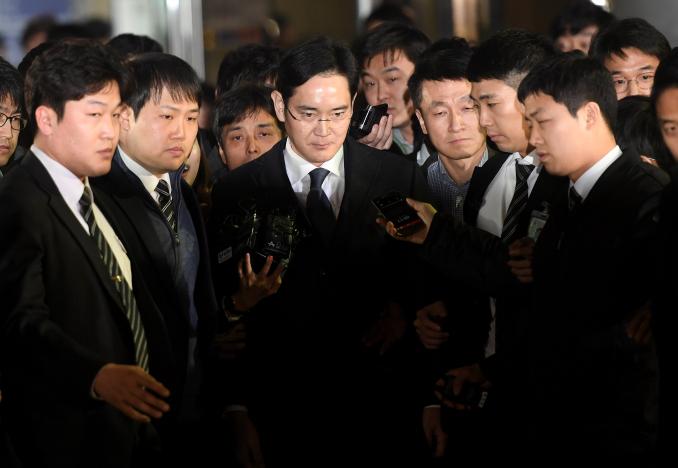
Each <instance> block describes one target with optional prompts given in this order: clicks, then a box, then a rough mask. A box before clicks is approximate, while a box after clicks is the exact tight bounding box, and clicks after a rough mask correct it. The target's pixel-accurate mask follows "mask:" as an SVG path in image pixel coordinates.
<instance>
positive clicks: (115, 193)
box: [91, 153, 218, 429]
mask: <svg viewBox="0 0 678 468" xmlns="http://www.w3.org/2000/svg"><path fill="white" fill-rule="evenodd" d="M171 178H172V191H173V200H174V203H175V204H176V203H184V204H185V205H186V207H187V208H188V211H189V213H190V215H191V220H192V222H193V225H194V227H195V232H196V235H197V238H198V246H199V255H200V257H199V262H200V263H199V269H198V276H197V279H196V287H195V294H194V301H195V306H196V309H197V312H198V324H199V326H198V346H199V351H200V354H199V357H201V358H202V359H203V361H202V363H201V364H202V365H203V366H204V367H205V368H206V369H207V370H208V371H211V370H212V369H211V368H210V367H211V365H212V364H211V363H209V362H208V361H209V356H210V353H211V343H212V341H213V337H214V333H215V330H216V328H217V321H218V315H217V314H218V307H217V303H216V299H215V296H214V290H213V287H212V276H211V268H210V264H209V254H208V249H207V238H206V235H205V228H204V223H203V221H202V217H201V214H200V208H199V206H198V202H197V200H196V197H195V194H194V192H193V191H192V190H191V188H190V186H188V184H186V183H185V182H184V181H183V180H182V178H181V176H180V174H179V173H173V174H171ZM91 184H92V187H94V189H95V196H96V197H98V199H99V200H100V204H101V205H102V207H103V209H105V210H106V211H107V212H110V213H111V214H112V215H113V216H114V217H115V219H116V220H117V225H116V228H117V230H118V232H119V233H120V236H121V239H122V240H123V241H124V243H125V245H127V248H128V254H129V256H130V257H131V258H134V260H135V262H136V263H137V265H138V267H139V270H140V271H141V274H142V275H143V277H144V279H145V281H146V283H147V285H148V289H149V292H150V293H151V295H152V297H153V300H154V301H155V302H156V304H157V306H158V309H159V310H160V311H161V313H162V318H163V321H164V325H165V326H164V327H163V330H164V331H165V332H166V335H165V336H164V340H163V342H162V345H163V347H162V348H160V350H161V351H162V357H163V360H162V361H160V362H158V363H157V365H156V378H157V379H158V380H160V381H161V382H163V384H165V385H166V386H167V387H168V388H169V389H170V392H171V397H170V398H171V399H170V402H169V403H170V406H171V408H172V410H171V411H170V412H169V413H168V414H166V415H165V416H163V418H162V419H161V420H159V421H158V422H157V424H158V425H159V427H160V428H161V429H162V428H163V427H162V426H164V425H166V424H168V423H169V422H171V421H173V420H174V418H175V417H176V415H177V414H178V413H179V412H180V409H181V407H180V405H181V401H182V393H183V388H184V383H185V379H186V369H187V359H188V343H189V335H190V333H191V326H190V322H189V316H188V310H189V304H188V300H189V299H188V297H187V296H186V294H185V293H183V292H182V291H180V290H179V289H178V288H177V286H176V283H175V279H174V273H173V271H172V269H171V266H170V262H171V261H172V259H173V258H176V257H175V256H172V255H170V256H169V258H168V253H167V251H166V249H165V248H164V247H163V245H162V243H161V242H160V240H159V239H158V235H157V234H156V232H155V231H154V229H153V227H152V225H151V221H150V218H151V217H153V216H155V217H162V216H163V214H162V212H161V211H160V208H159V207H158V204H157V203H156V202H155V200H153V199H152V198H151V196H150V195H149V194H148V192H147V191H146V189H145V188H144V186H143V184H142V183H141V181H140V180H139V179H138V178H137V177H136V176H135V175H134V174H133V173H132V172H131V171H130V170H129V169H127V167H126V166H125V165H124V163H123V161H122V159H121V158H120V155H119V153H116V155H115V157H114V159H113V162H112V165H111V171H110V172H109V173H108V174H106V175H105V176H101V177H97V178H95V179H92V181H91ZM179 191H180V194H179ZM176 209H177V208H176V206H175V212H176ZM162 219H164V218H162ZM160 350H159V352H160ZM208 376H209V372H208ZM204 391H205V394H204V396H205V397H206V398H205V401H210V403H212V402H213V400H212V398H211V397H212V396H214V393H216V389H215V388H209V386H206V388H204ZM213 392H214V393H213ZM208 395H209V396H210V398H207V396H208Z"/></svg>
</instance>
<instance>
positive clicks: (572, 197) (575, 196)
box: [567, 185, 582, 213]
mask: <svg viewBox="0 0 678 468" xmlns="http://www.w3.org/2000/svg"><path fill="white" fill-rule="evenodd" d="M581 202H582V199H581V195H579V193H577V191H576V190H575V188H574V185H573V186H572V187H570V192H569V196H568V197H567V206H568V208H569V209H570V213H574V212H575V211H577V208H579V205H581Z"/></svg>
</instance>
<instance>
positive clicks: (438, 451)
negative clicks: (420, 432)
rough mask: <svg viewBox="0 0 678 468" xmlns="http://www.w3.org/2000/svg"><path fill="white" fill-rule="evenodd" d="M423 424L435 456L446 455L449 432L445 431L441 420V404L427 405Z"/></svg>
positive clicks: (423, 414)
mask: <svg viewBox="0 0 678 468" xmlns="http://www.w3.org/2000/svg"><path fill="white" fill-rule="evenodd" d="M422 425H423V428H424V435H425V436H426V441H427V442H428V446H429V447H430V448H431V450H433V456H434V457H436V458H440V457H442V456H443V455H445V449H446V448H447V434H446V433H445V431H443V426H442V424H441V422H440V406H427V407H426V408H424V412H423V413H422Z"/></svg>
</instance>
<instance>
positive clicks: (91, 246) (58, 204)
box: [23, 153, 124, 310]
mask: <svg viewBox="0 0 678 468" xmlns="http://www.w3.org/2000/svg"><path fill="white" fill-rule="evenodd" d="M23 165H24V167H25V169H26V171H28V173H29V174H31V176H32V177H33V178H34V179H35V181H36V183H37V185H38V186H39V187H40V188H41V189H42V190H44V191H45V192H46V193H47V194H48V196H49V202H48V203H49V207H50V209H51V210H52V211H53V212H54V215H55V216H56V217H57V218H58V219H59V221H61V223H62V224H63V225H64V227H65V228H66V229H67V230H68V231H69V232H70V234H71V235H72V236H73V239H74V240H75V241H76V243H77V244H78V245H79V246H80V248H81V249H82V251H83V253H84V254H85V257H86V258H87V260H88V261H89V263H90V265H91V266H92V269H93V270H94V272H95V273H96V275H97V276H98V277H99V279H100V280H101V283H102V285H103V287H104V289H105V290H106V291H107V292H108V294H109V295H110V296H111V298H112V299H113V300H114V301H115V303H116V304H117V305H118V307H119V308H120V309H121V310H124V307H123V305H122V301H121V300H120V295H119V294H118V291H116V289H115V286H114V284H113V281H112V280H111V277H110V275H109V274H108V272H107V271H106V267H105V265H104V263H103V261H102V260H101V256H100V254H99V250H98V249H97V246H96V243H95V242H94V241H93V240H92V238H91V237H90V236H89V235H88V234H87V233H86V232H85V230H84V229H83V227H82V225H81V224H80V222H79V221H78V220H77V219H76V218H75V216H74V215H73V212H72V211H71V209H70V208H69V207H68V206H67V205H66V202H65V201H64V199H63V197H62V196H61V193H59V189H57V187H56V185H55V184H54V181H53V180H52V178H51V177H50V175H49V173H48V172H47V170H46V169H45V167H44V166H43V165H42V163H41V162H40V161H39V160H38V159H37V158H36V157H35V155H33V153H29V154H27V155H26V157H25V161H24V162H23Z"/></svg>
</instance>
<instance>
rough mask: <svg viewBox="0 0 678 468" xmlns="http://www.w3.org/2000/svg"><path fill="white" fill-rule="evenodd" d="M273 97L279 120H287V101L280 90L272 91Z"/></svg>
mask: <svg viewBox="0 0 678 468" xmlns="http://www.w3.org/2000/svg"><path fill="white" fill-rule="evenodd" d="M271 99H273V108H274V109H275V115H276V116H277V117H278V120H279V121H281V122H284V121H285V101H284V100H283V97H282V94H280V91H278V90H273V91H271Z"/></svg>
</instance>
